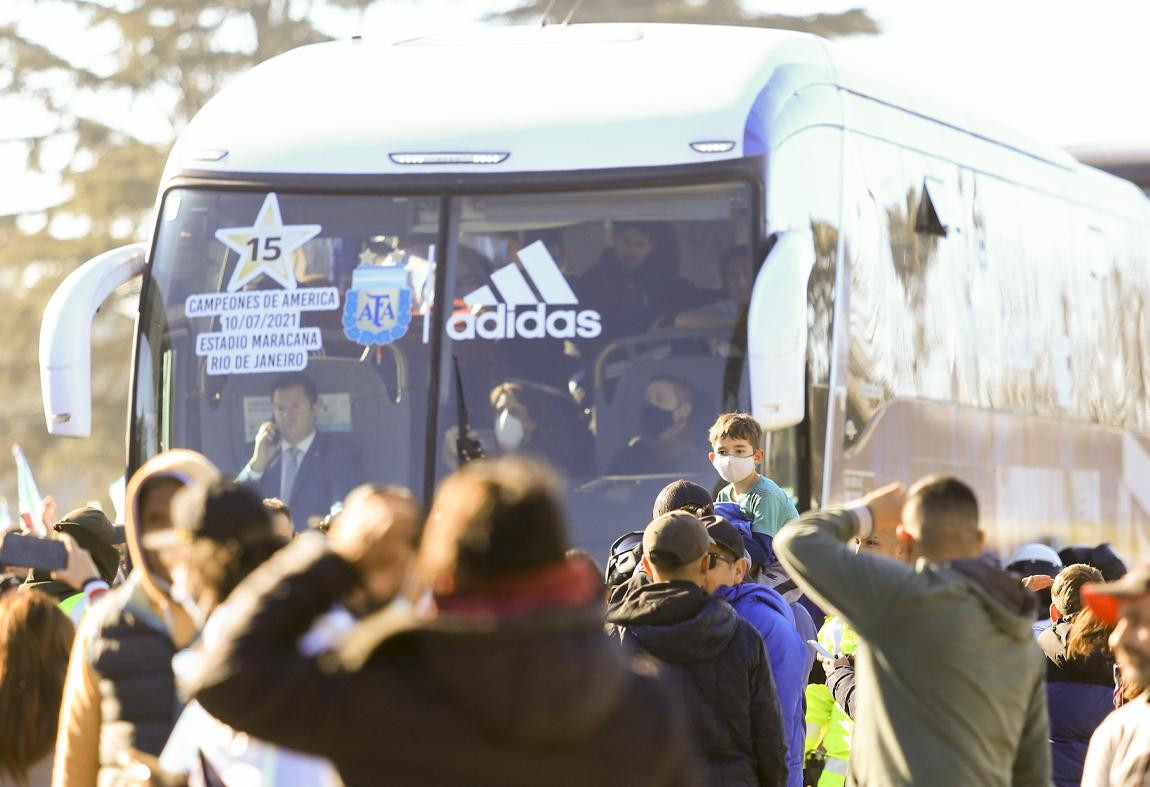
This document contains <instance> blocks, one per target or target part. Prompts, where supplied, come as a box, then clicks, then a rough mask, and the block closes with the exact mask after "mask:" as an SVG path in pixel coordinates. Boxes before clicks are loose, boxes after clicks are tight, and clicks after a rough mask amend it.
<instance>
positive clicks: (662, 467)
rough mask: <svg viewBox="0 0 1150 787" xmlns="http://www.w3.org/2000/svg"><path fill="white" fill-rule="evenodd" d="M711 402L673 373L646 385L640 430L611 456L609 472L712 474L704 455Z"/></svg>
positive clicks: (640, 416)
mask: <svg viewBox="0 0 1150 787" xmlns="http://www.w3.org/2000/svg"><path fill="white" fill-rule="evenodd" d="M714 415H715V406H714V404H713V403H712V402H711V401H709V400H708V399H707V397H705V396H703V395H701V394H700V393H699V392H698V391H697V390H696V389H695V388H694V387H693V386H692V385H690V384H688V383H686V382H684V381H683V380H679V379H676V378H674V377H656V378H655V379H653V380H651V382H650V383H648V384H647V388H646V392H645V401H644V404H643V407H642V409H641V410H640V414H639V431H638V433H637V434H635V435H634V436H633V437H632V438H631V439H630V440H629V441H628V443H627V446H626V448H624V449H623V450H621V451H620V452H619V453H618V454H616V455H615V457H614V459H612V460H611V464H610V468H609V472H610V474H611V475H644V474H653V473H672V472H677V473H687V474H702V475H704V476H706V477H710V476H712V475H714V473H713V472H712V471H711V467H710V463H709V462H708V460H707V451H706V442H707V441H706V437H707V427H708V426H709V425H710V422H711V421H712V420H714Z"/></svg>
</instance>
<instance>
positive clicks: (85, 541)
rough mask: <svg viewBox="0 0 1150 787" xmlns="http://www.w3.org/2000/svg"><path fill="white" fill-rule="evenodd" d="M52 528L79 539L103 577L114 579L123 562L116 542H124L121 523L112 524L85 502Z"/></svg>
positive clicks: (100, 512) (99, 511) (107, 579)
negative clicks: (84, 505) (118, 524)
mask: <svg viewBox="0 0 1150 787" xmlns="http://www.w3.org/2000/svg"><path fill="white" fill-rule="evenodd" d="M52 529H53V530H55V531H56V532H57V533H67V534H68V535H70V536H71V537H72V538H74V539H76V543H77V544H79V545H80V547H81V548H82V549H84V550H86V551H87V552H88V554H89V555H91V556H92V560H93V561H94V562H95V564H96V568H97V569H98V570H99V572H100V576H101V578H103V579H104V581H106V582H111V581H112V580H113V579H115V577H116V570H117V569H118V568H119V566H120V553H119V551H117V549H116V546H117V545H119V544H122V543H124V528H123V526H122V525H121V526H116V525H113V524H112V522H111V521H110V520H109V519H108V516H107V515H106V514H105V513H104V512H103V511H101V510H100V509H98V508H93V507H91V506H86V507H84V508H77V509H75V510H73V511H69V512H68V513H67V514H65V515H64V518H63V519H61V520H60V521H59V522H57V523H56V524H55V525H53V526H52Z"/></svg>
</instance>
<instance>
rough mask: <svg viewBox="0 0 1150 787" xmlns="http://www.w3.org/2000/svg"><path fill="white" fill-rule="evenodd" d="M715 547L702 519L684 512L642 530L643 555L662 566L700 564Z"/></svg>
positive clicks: (655, 521) (671, 514)
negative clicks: (712, 546)
mask: <svg viewBox="0 0 1150 787" xmlns="http://www.w3.org/2000/svg"><path fill="white" fill-rule="evenodd" d="M713 543H715V542H714V541H712V540H711V537H710V536H708V535H707V528H706V527H705V526H704V525H703V523H702V522H701V521H700V520H699V518H698V517H697V516H694V515H692V514H688V513H686V512H685V511H672V512H671V513H669V514H664V515H663V516H661V517H657V518H655V519H653V520H651V522H650V524H648V525H647V527H646V528H644V530H643V554H644V555H646V556H647V557H648V558H650V559H651V560H652V561H653V562H655V563H656V564H658V565H662V566H684V565H686V564H688V563H690V562H691V561H692V560H698V559H699V558H701V557H702V556H703V555H705V554H706V552H707V547H709V546H710V545H711V544H713Z"/></svg>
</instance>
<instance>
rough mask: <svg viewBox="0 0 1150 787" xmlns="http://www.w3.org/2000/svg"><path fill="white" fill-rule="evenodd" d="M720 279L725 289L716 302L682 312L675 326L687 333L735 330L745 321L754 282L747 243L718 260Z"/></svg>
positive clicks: (728, 251) (727, 251) (718, 294)
mask: <svg viewBox="0 0 1150 787" xmlns="http://www.w3.org/2000/svg"><path fill="white" fill-rule="evenodd" d="M719 278H720V282H721V284H722V287H721V288H720V289H719V290H718V292H717V293H715V295H717V296H718V297H717V299H716V300H715V301H714V302H713V303H708V304H707V305H705V306H700V307H699V308H697V309H689V310H688V311H684V312H680V313H679V315H678V316H677V317H675V327H676V328H684V329H687V330H706V329H710V328H719V329H722V328H726V329H734V328H735V326H736V325H737V324H738V323H739V322H741V321H744V320H745V319H746V311H747V304H748V303H750V301H751V287H753V286H754V283H755V280H754V275H753V272H752V270H751V249H750V247H749V246H747V245H745V244H740V245H738V246H732V247H731V248H729V249H727V250H726V251H724V252H723V254H722V256H720V257H719Z"/></svg>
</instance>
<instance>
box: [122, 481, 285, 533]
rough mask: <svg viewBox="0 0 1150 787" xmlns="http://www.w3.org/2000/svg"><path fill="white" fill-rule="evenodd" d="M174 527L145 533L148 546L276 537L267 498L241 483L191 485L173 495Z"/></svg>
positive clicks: (219, 482)
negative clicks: (202, 539) (203, 539)
mask: <svg viewBox="0 0 1150 787" xmlns="http://www.w3.org/2000/svg"><path fill="white" fill-rule="evenodd" d="M171 511H172V526H171V527H170V528H168V529H166V530H159V531H156V532H154V533H148V534H146V535H145V536H144V538H143V542H144V547H145V548H147V549H165V548H168V547H173V546H179V545H180V544H190V543H191V542H192V541H195V540H196V539H198V538H209V539H211V540H213V541H217V542H219V543H221V544H224V543H228V542H236V543H239V544H245V545H247V544H256V543H260V542H264V541H270V540H274V539H275V538H276V534H275V527H274V525H272V520H271V515H270V514H269V513H268V510H267V508H266V507H265V506H264V501H263V498H262V497H260V496H259V495H257V494H256V493H255V492H253V491H252V490H251V489H248V488H247V487H245V486H241V485H240V484H236V483H233V482H231V481H216V482H214V483H212V484H210V485H203V484H191V485H188V486H185V487H184V488H183V489H180V490H179V491H177V492H176V494H175V495H174V496H173V497H172V507H171Z"/></svg>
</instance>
